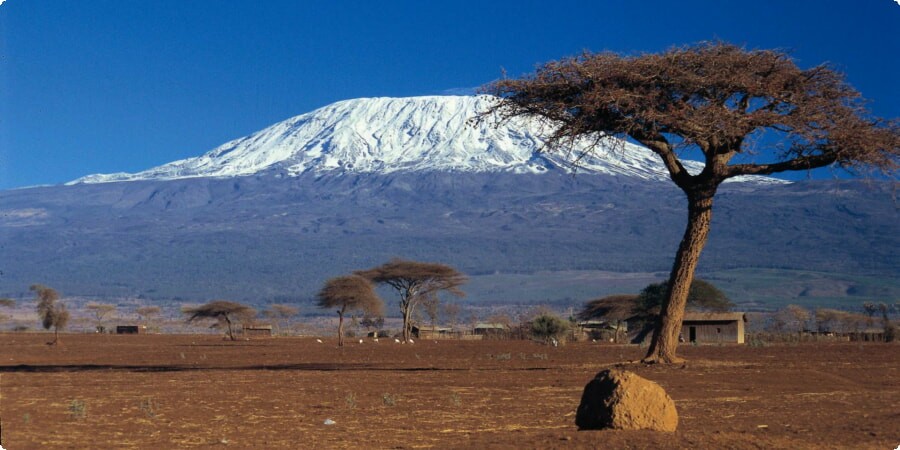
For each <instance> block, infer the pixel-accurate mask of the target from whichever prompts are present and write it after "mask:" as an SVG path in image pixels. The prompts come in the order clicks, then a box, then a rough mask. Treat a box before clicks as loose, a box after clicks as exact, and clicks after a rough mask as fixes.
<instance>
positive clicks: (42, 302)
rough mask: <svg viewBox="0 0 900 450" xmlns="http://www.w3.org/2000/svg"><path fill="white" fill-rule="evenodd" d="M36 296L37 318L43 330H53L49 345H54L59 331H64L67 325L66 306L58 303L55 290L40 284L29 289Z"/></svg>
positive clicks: (67, 314) (67, 312)
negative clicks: (51, 340)
mask: <svg viewBox="0 0 900 450" xmlns="http://www.w3.org/2000/svg"><path fill="white" fill-rule="evenodd" d="M30 289H31V290H32V291H34V293H35V295H36V296H37V298H36V300H37V302H38V304H37V307H36V308H35V309H36V310H37V314H38V317H39V318H40V319H41V325H43V326H44V329H45V330H49V329H50V328H53V342H50V345H56V344H58V343H59V342H60V341H59V330H61V329H64V328H65V327H66V325H67V324H68V323H69V311H68V310H67V309H66V305H65V304H62V303H59V293H58V292H56V289H53V288H49V287H47V286H44V285H41V284H33V285H31V288H30Z"/></svg>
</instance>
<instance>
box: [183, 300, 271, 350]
mask: <svg viewBox="0 0 900 450" xmlns="http://www.w3.org/2000/svg"><path fill="white" fill-rule="evenodd" d="M181 312H182V313H183V314H185V315H187V316H188V318H187V322H188V323H191V322H194V321H196V320H200V319H216V320H218V321H220V322H225V325H226V334H225V336H226V337H227V338H228V339H230V340H232V341H235V340H237V338H235V337H234V329H233V323H234V321H235V320H240V319H243V320H246V319H248V318H252V317H253V316H255V315H256V310H254V309H253V308H251V307H249V306H247V305H244V304H241V303H237V302H231V301H227V300H213V301H211V302H209V303H206V304H205V305H200V306H196V307H184V308H182V309H181ZM213 326H216V325H213Z"/></svg>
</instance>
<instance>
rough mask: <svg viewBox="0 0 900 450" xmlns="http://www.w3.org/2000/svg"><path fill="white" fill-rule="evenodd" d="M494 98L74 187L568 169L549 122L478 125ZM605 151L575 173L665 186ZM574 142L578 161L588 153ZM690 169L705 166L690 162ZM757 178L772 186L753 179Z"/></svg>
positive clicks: (362, 103)
mask: <svg viewBox="0 0 900 450" xmlns="http://www.w3.org/2000/svg"><path fill="white" fill-rule="evenodd" d="M494 100H495V99H494V98H492V97H488V96H478V97H470V96H460V97H452V96H450V97H438V96H435V97H412V98H364V99H355V100H347V101H342V102H337V103H334V104H332V105H328V106H326V107H323V108H320V109H317V110H315V111H312V112H310V113H307V114H303V115H300V116H297V117H294V118H291V119H288V120H285V121H283V122H280V123H277V124H275V125H272V126H270V127H268V128H266V129H264V130H261V131H259V132H256V133H253V134H251V135H250V136H247V137H244V138H240V139H236V140H234V141H231V142H228V143H226V144H224V145H222V146H220V147H218V148H216V149H214V150H212V151H210V152H208V153H206V154H204V155H202V156H199V157H196V158H189V159H184V160H181V161H175V162H172V163H169V164H165V165H162V166H159V167H155V168H152V169H149V170H146V171H143V172H138V173H135V174H125V173H118V174H109V175H90V176H87V177H84V178H80V179H78V180H75V181H74V182H73V183H97V182H111V181H133V180H151V179H155V180H166V179H179V178H190V177H233V176H244V175H253V174H257V173H261V172H266V171H269V172H281V173H284V174H286V175H289V176H297V175H299V174H302V173H306V172H314V173H319V174H321V173H334V172H340V173H381V174H386V173H393V172H401V171H453V172H510V173H543V172H547V171H552V170H564V171H569V170H570V165H569V163H568V162H567V161H566V157H565V156H564V155H560V154H557V153H554V154H543V153H540V150H541V148H542V145H543V140H542V139H541V137H540V136H541V135H542V134H544V133H545V132H546V125H544V124H542V123H541V122H540V121H539V120H537V119H529V120H525V119H516V120H512V121H509V122H502V123H498V122H497V121H496V120H494V119H487V120H485V121H481V122H478V121H474V120H472V119H473V118H475V117H476V116H477V115H478V114H479V113H480V112H482V111H485V110H487V109H488V107H489V106H490V104H491V102H493V101H494ZM616 142H618V143H619V144H620V145H623V146H624V148H620V149H616V150H613V149H612V148H606V149H601V150H599V151H598V152H597V153H596V155H594V156H590V157H586V158H584V159H583V160H581V161H580V162H579V168H578V171H579V172H583V173H594V174H608V175H625V176H630V177H636V178H640V179H651V180H667V179H668V174H667V172H666V170H665V168H664V167H663V166H662V164H661V163H660V162H659V158H658V157H657V156H656V155H655V154H653V153H652V152H651V151H650V150H648V149H646V148H643V147H640V146H637V145H633V144H630V143H625V142H622V141H616ZM584 148H585V144H584V143H581V144H576V145H575V146H574V147H573V148H572V150H573V154H578V153H579V151H583V150H584ZM687 166H688V169H689V170H695V171H696V170H699V169H700V165H699V164H698V163H694V162H688V163H687ZM756 180H757V181H766V180H770V181H771V179H769V178H764V177H756Z"/></svg>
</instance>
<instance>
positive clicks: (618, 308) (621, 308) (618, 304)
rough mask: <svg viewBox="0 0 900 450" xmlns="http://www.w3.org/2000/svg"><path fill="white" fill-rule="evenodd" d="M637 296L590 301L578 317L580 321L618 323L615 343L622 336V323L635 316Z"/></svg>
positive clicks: (626, 295) (611, 296) (622, 295)
mask: <svg viewBox="0 0 900 450" xmlns="http://www.w3.org/2000/svg"><path fill="white" fill-rule="evenodd" d="M637 299H638V296H637V295H631V294H616V295H609V296H606V297H603V298H598V299H594V300H589V301H588V302H586V303H585V304H584V307H583V308H582V309H581V311H579V312H578V315H577V316H576V317H577V318H578V319H579V320H592V319H603V320H607V321H614V322H615V323H616V334H615V336H614V337H613V341H614V342H615V343H619V336H620V335H621V334H622V322H623V321H625V320H627V319H629V318H631V317H632V316H634V315H635V310H636V309H637V308H636V307H637Z"/></svg>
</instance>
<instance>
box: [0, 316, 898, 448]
mask: <svg viewBox="0 0 900 450" xmlns="http://www.w3.org/2000/svg"><path fill="white" fill-rule="evenodd" d="M47 340H48V335H46V334H38V333H8V334H0V418H2V445H3V446H4V448H6V449H39V448H40V449H44V448H193V447H229V448H351V447H366V448H461V447H467V448H873V449H878V448H880V449H893V448H896V447H897V446H898V445H900V345H896V344H885V343H855V342H853V343H847V342H845V343H834V342H828V343H821V342H820V343H816V342H810V343H807V342H804V343H796V344H791V343H785V344H769V345H764V346H750V345H747V346H743V345H742V346H737V345H722V346H689V345H688V346H682V347H681V348H680V349H679V354H680V356H683V357H685V358H687V362H686V363H685V364H683V365H681V364H679V365H650V366H646V365H642V364H640V363H638V362H637V361H638V360H639V359H640V357H641V356H642V354H643V349H642V348H640V347H638V346H633V345H613V344H606V343H602V344H601V343H595V342H576V343H568V344H566V345H563V346H560V347H552V346H547V345H542V344H539V343H536V342H531V341H516V340H507V341H416V342H415V343H414V344H397V343H395V342H394V341H393V340H388V339H381V341H380V342H378V343H375V342H373V341H371V340H368V339H367V340H364V341H363V343H362V344H360V343H359V342H358V340H351V341H350V343H349V344H347V345H345V346H344V347H343V348H339V347H338V346H337V343H336V340H334V339H325V338H322V339H321V340H322V341H323V342H321V343H320V342H318V341H317V339H316V338H301V337H277V338H276V337H272V338H268V337H266V338H255V339H252V340H245V341H237V342H226V341H223V340H221V338H220V337H217V336H212V335H135V336H117V335H87V334H85V335H75V334H71V335H63V336H62V344H61V345H58V346H48V345H46V342H47ZM615 366H618V367H622V368H625V369H627V370H631V371H634V372H636V373H637V374H639V375H640V376H642V377H644V378H647V379H650V380H652V381H655V382H657V383H659V384H660V385H661V386H663V388H665V390H666V391H667V392H668V393H669V395H670V396H671V397H672V398H673V399H674V400H675V403H676V406H677V409H678V413H679V416H680V422H679V427H678V431H677V432H675V433H661V432H649V431H578V430H577V428H576V427H575V424H574V421H575V410H576V408H577V407H578V404H579V401H580V398H581V394H582V390H583V388H584V385H585V384H586V383H587V382H588V381H590V379H591V378H593V376H594V375H595V374H596V373H597V372H599V371H600V370H602V369H605V368H609V367H615ZM326 421H328V423H329V424H326Z"/></svg>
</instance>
